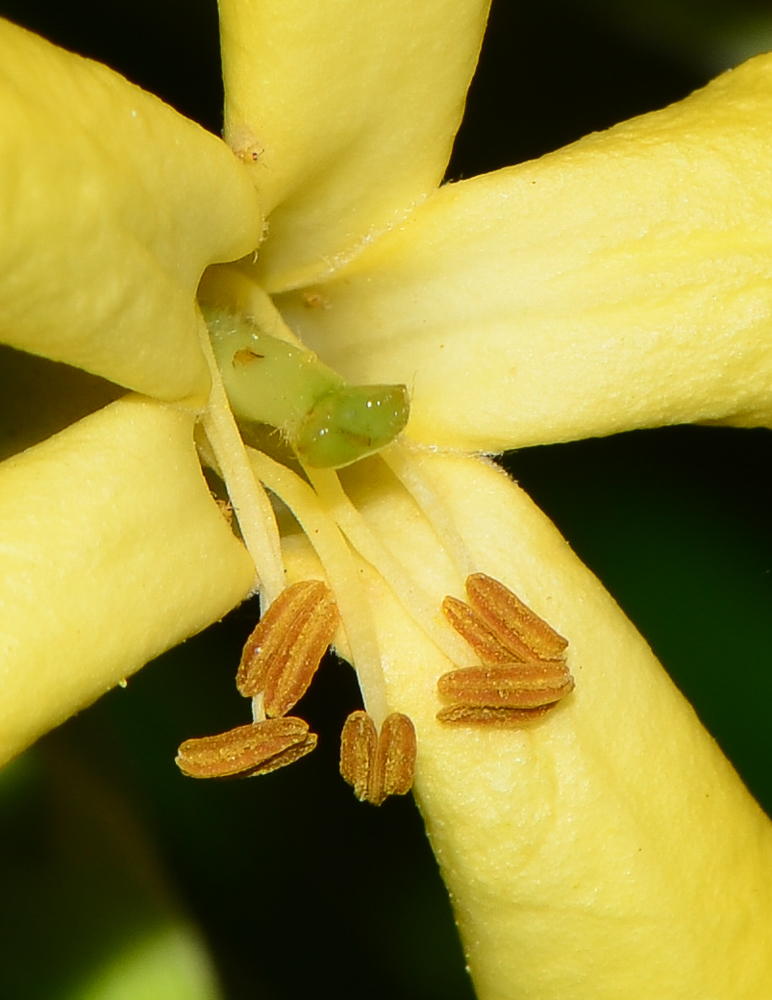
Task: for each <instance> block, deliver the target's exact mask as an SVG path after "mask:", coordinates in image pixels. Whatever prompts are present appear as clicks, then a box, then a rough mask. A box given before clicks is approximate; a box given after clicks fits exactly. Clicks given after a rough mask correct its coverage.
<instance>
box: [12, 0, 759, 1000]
mask: <svg viewBox="0 0 772 1000" xmlns="http://www.w3.org/2000/svg"><path fill="white" fill-rule="evenodd" d="M641 10H648V12H649V17H648V20H645V21H642V20H641V17H638V16H637V13H640V11H641ZM609 12H610V13H611V14H612V15H613V17H609V16H607V15H608V13H609ZM652 12H654V13H652ZM759 12H763V5H761V4H753V3H745V4H733V5H732V6H731V8H730V7H729V6H728V5H724V4H720V3H699V2H697V0H694V2H692V3H687V2H681V3H659V4H644V3H641V4H638V5H635V4H628V5H624V4H610V5H609V4H605V3H603V2H602V0H596V2H593V3H587V4H584V5H583V4H581V3H579V2H573V3H572V2H568V0H566V2H564V3H560V2H539V3H536V2H533V3H525V2H523V3H515V2H505V0H499V2H497V3H495V4H494V10H493V15H492V20H491V29H490V32H489V35H488V38H487V41H486V44H485V48H484V51H483V58H482V63H481V68H480V71H479V73H478V76H477V78H476V80H475V83H474V84H473V87H472V91H471V94H470V100H469V113H468V115H467V119H466V121H465V123H464V126H463V128H462V130H461V133H460V136H459V140H458V142H457V146H456V149H455V152H454V155H453V160H452V163H451V166H450V168H449V176H450V177H451V178H459V177H464V176H471V175H473V174H475V173H479V172H481V171H485V170H490V169H494V168H496V167H499V166H503V165H505V164H508V163H513V162H517V161H519V160H522V159H526V158H529V157H532V156H536V155H539V154H541V153H543V152H546V151H548V150H550V149H553V148H556V147H559V146H560V145H562V144H564V143H566V142H569V141H571V140H573V139H576V138H578V137H579V136H580V135H582V134H584V133H585V132H588V131H591V130H593V129H600V128H604V127H606V126H608V125H611V124H613V123H614V122H615V121H619V120H621V119H624V118H626V117H630V116H631V115H634V114H638V113H641V112H644V111H647V110H650V109H652V108H656V107H660V106H662V105H664V104H666V103H668V102H670V101H673V100H677V99H678V98H680V97H682V96H684V95H685V94H687V93H688V92H689V91H690V90H692V89H694V88H695V87H697V86H699V85H701V84H702V83H704V82H706V81H707V79H708V78H709V76H710V75H711V74H712V72H714V71H716V70H717V69H719V68H720V61H721V56H720V54H719V55H717V54H716V52H717V47H716V44H714V43H715V39H716V38H718V39H720V38H722V37H724V36H725V34H726V31H727V30H728V29H727V25H729V27H730V28H731V27H732V25H733V24H735V23H736V20H737V18H738V17H739V16H740V15H742V16H745V15H748V16H752V15H754V14H756V13H759ZM0 13H1V14H4V15H5V16H7V17H10V18H11V19H13V20H16V21H18V22H19V23H22V24H25V25H26V26H28V27H31V28H33V29H34V30H37V31H40V32H41V33H42V34H44V35H46V36H47V37H49V38H51V39H52V40H55V41H57V42H59V43H60V44H63V45H65V46H67V47H70V48H73V49H75V50H77V51H79V52H82V53H84V54H87V55H91V56H94V57H96V58H99V59H102V60H103V61H105V62H107V63H108V64H110V65H111V66H113V67H115V68H117V69H119V70H121V71H122V72H124V73H125V74H126V75H128V76H129V77H130V78H131V79H132V80H134V81H136V82H138V83H140V84H142V85H143V86H146V87H148V88H149V89H152V90H154V91H155V92H156V93H158V94H160V95H161V96H162V97H164V98H165V99H166V100H168V101H170V102H171V103H172V104H174V105H175V106H176V107H177V108H179V109H180V110H181V111H183V112H184V113H186V114H188V115H190V116H192V117H194V118H197V119H198V120H199V121H201V122H202V123H203V124H205V125H206V126H207V127H209V128H211V129H213V130H218V128H219V115H220V102H221V88H220V82H219V68H218V52H217V42H216V11H215V6H214V3H210V2H208V0H207V2H203V0H198V2H191V0H153V2H152V3H150V2H146V0H142V2H136V0H133V2H131V3H125V2H123V0H120V2H113V3H112V4H110V5H109V7H108V5H107V4H105V3H104V2H99V3H97V2H96V0H82V2H74V0H71V2H65V0H58V2H56V3H46V2H42V0H40V2H37V0H0ZM655 15H657V16H658V17H659V20H657V16H655ZM690 18H691V21H690ZM652 19H653V20H652ZM732 19H734V20H732ZM690 24H691V25H692V27H693V26H694V25H699V26H701V30H702V35H700V34H699V32H697V31H695V30H691V32H690V31H689V25H690ZM722 33H723V34H722ZM701 39H702V41H701ZM687 41H688V44H687ZM719 48H720V47H719ZM506 464H507V467H508V468H510V469H511V470H512V472H513V474H514V475H515V476H516V478H517V479H518V480H519V481H520V483H521V484H522V485H523V486H524V487H525V488H526V489H527V490H528V491H529V492H530V494H531V495H532V496H533V498H534V499H535V500H536V501H537V503H539V504H540V505H541V506H542V507H543V509H544V510H545V511H546V512H547V513H548V514H549V515H550V516H551V517H552V518H553V519H554V520H555V521H556V523H557V524H558V526H559V527H560V528H561V530H562V531H563V533H564V534H565V535H566V536H567V538H568V539H569V540H570V542H571V544H572V545H573V547H574V548H575V550H576V551H577V553H578V554H579V556H581V558H582V559H584V560H585V562H586V563H587V564H588V565H589V566H590V567H591V568H592V569H593V570H594V571H595V572H596V573H597V574H598V575H599V576H600V578H601V579H602V580H603V581H604V583H605V584H606V586H607V587H608V588H609V590H610V591H611V592H612V594H613V595H614V596H615V597H616V598H617V600H618V601H619V602H620V604H621V605H622V607H623V608H624V609H625V611H626V612H627V613H628V615H629V616H630V617H631V618H632V620H633V621H634V622H635V623H636V625H637V626H638V627H639V628H640V630H641V631H642V632H643V634H644V635H645V636H646V637H647V638H648V640H649V641H650V642H651V644H652V646H653V647H654V650H655V652H656V653H657V654H658V655H659V656H660V657H661V659H662V660H663V662H664V663H665V664H666V666H667V667H668V669H669V670H670V671H671V673H672V676H673V677H674V679H675V681H676V683H677V684H678V685H679V686H680V687H681V689H682V690H683V691H684V692H685V693H686V695H687V696H688V697H689V699H690V700H691V701H692V703H693V704H694V705H695V707H696V709H697V711H698V713H699V714H700V716H701V718H702V719H703V721H704V722H705V724H706V725H707V726H708V728H709V729H710V731H711V732H712V733H713V734H714V735H715V737H716V738H717V739H718V740H719V742H720V743H721V745H722V747H723V748H724V750H725V752H726V753H727V754H728V755H729V757H730V758H731V759H732V760H733V762H734V763H735V765H736V767H737V768H738V770H739V771H740V772H741V774H742V775H743V777H744V779H745V780H746V782H747V783H748V784H749V786H750V788H751V789H752V791H753V792H754V794H755V795H756V796H757V797H758V799H759V800H760V802H761V803H762V804H763V805H764V807H765V808H766V809H767V811H769V810H770V809H771V808H772V781H771V780H770V761H772V736H771V735H770V726H769V718H770V704H771V703H772V680H770V667H772V654H770V645H771V644H772V615H770V603H771V598H772V517H770V510H771V507H772V505H771V504H770V500H772V490H771V489H770V485H769V469H770V468H771V467H772V435H771V434H770V433H769V432H767V431H764V430H757V431H739V430H731V429H719V428H696V427H682V428H670V429H664V430H658V431H647V432H636V433H632V434H626V435H620V436H618V437H615V438H609V439H603V440H592V441H586V442H580V443H577V444H570V445H561V446H553V447H545V448H535V449H531V450H528V451H523V452H521V453H518V454H513V455H511V456H508V457H507V460H506ZM255 614H256V610H255V609H254V608H251V607H248V606H245V607H242V608H240V609H238V610H237V611H235V612H234V613H233V614H232V615H231V616H230V618H229V619H228V620H226V621H225V622H224V623H222V624H220V625H217V626H215V627H213V628H212V629H210V630H209V631H208V632H207V633H205V634H204V635H202V636H200V637H198V638H197V639H195V640H193V641H191V642H189V643H187V644H186V645H185V646H184V647H182V648H180V649H177V650H174V651H173V652H171V653H169V654H168V655H166V656H164V657H162V658H161V659H160V660H159V661H158V662H157V663H155V664H154V665H152V666H151V667H148V668H147V669H146V670H144V671H142V672H141V673H140V674H139V675H137V677H136V678H134V679H132V681H131V683H130V684H129V687H128V689H127V690H125V691H122V690H117V691H114V692H112V693H111V694H110V695H108V696H107V697H106V698H104V699H103V700H102V701H101V702H100V703H99V704H98V705H97V706H96V707H95V708H94V709H92V710H90V711H89V712H87V713H84V714H83V715H82V716H81V717H79V718H78V719H76V720H74V721H72V722H70V723H69V724H68V725H67V726H65V727H63V729H62V730H60V731H59V732H58V733H56V734H53V735H52V736H51V737H49V738H48V739H47V740H45V741H43V743H42V744H41V745H40V746H41V749H40V750H37V751H34V752H33V754H32V755H31V756H30V757H29V758H28V761H27V764H26V765H23V766H21V767H19V766H17V768H16V770H15V772H14V775H15V777H14V778H13V780H7V781H6V783H5V786H4V792H5V794H4V797H2V798H0V865H2V866H3V869H2V871H0V880H1V881H0V884H2V885H3V886H4V899H5V902H4V904H0V906H2V911H3V912H1V913H0V919H4V920H6V921H7V925H6V927H5V930H4V932H2V933H0V995H1V996H3V997H8V998H9V1000H27V998H30V1000H60V998H62V997H64V996H66V989H65V988H64V986H63V984H71V983H74V982H75V981H76V980H77V975H78V969H79V968H81V967H83V966H84V965H85V964H87V963H88V962H89V961H91V960H96V959H97V958H98V956H99V955H100V954H102V953H103V951H104V950H106V949H109V948H110V946H111V944H112V943H113V942H114V940H115V939H116V938H117V937H119V936H120V935H122V934H125V933H126V926H127V920H128V923H129V924H130V923H131V914H132V912H133V911H132V905H133V904H132V902H131V899H132V887H134V888H136V885H137V883H138V881H139V882H141V880H142V878H143V877H144V876H141V875H136V873H134V872H133V870H132V869H131V867H130V866H127V869H126V871H125V872H124V873H123V874H121V873H120V872H119V873H118V874H115V873H114V872H113V873H112V874H111V875H110V876H109V877H108V876H107V875H105V874H104V873H102V874H99V871H100V870H97V874H96V875H93V872H92V875H93V878H92V883H93V884H91V886H90V887H89V884H88V880H85V881H84V879H83V878H80V879H79V880H76V881H74V882H72V883H71V882H70V881H68V879H70V878H71V876H69V875H67V874H66V873H64V874H63V868H62V865H61V864H59V865H58V861H61V857H62V855H61V852H60V850H59V848H58V847H57V844H59V838H58V836H57V834H56V831H58V830H59V829H60V828H62V824H64V826H66V827H67V829H68V830H70V831H71V832H72V831H75V832H74V833H73V836H75V839H76V840H77V839H78V838H79V837H82V838H83V841H84V843H86V844H88V843H89V840H88V838H89V836H90V834H89V833H88V832H87V831H88V830H89V819H88V817H89V815H90V814H89V807H88V805H87V804H83V803H88V801H91V800H92V799H93V798H94V796H95V795H96V798H97V799H99V800H100V801H108V802H113V804H114V805H113V806H111V807H110V808H109V809H108V812H110V814H111V815H113V814H114V813H115V811H116V810H117V811H118V812H119V813H120V814H121V815H123V813H122V812H121V810H124V809H125V810H127V812H126V815H127V816H129V815H130V814H132V813H133V815H134V816H135V817H139V819H140V821H141V825H142V826H143V827H144V830H145V834H137V836H140V837H141V836H144V835H149V837H150V838H151V839H152V841H153V842H154V843H155V850H156V851H157V852H158V856H159V857H160V860H161V861H162V863H163V866H164V867H165V869H166V872H167V877H168V880H169V884H170V885H171V886H173V891H174V893H176V896H177V898H178V899H179V900H180V901H181V903H182V905H183V906H184V907H185V908H186V909H187V911H188V912H189V913H190V914H191V915H192V916H193V918H194V919H195V920H196V921H197V922H198V923H199V925H200V926H201V927H202V928H203V929H204V932H205V934H206V936H207V939H208V942H209V944H210V946H211V948H212V950H213V953H214V955H215V957H216V961H217V964H218V969H219V971H220V974H221V977H222V979H223V982H224V984H225V987H226V992H227V995H228V997H229V998H230V1000H246V998H255V997H259V998H263V997H265V998H286V1000H293V998H296V997H297V998H300V997H305V996H307V995H311V996H316V995H319V994H322V993H329V994H332V995H335V996H337V997H339V998H340V1000H349V998H351V1000H354V998H359V997H364V996H366V997H368V998H371V1000H386V998H392V1000H394V998H397V1000H418V998H421V1000H456V998H458V1000H460V998H463V997H470V996H471V988H470V986H469V983H468V980H467V978H466V975H465V972H464V963H463V958H462V955H461V952H460V949H459V946H458V944H457V942H456V939H455V934H454V930H453V925H452V917H451V914H450V909H449V906H448V903H447V900H446V897H445V894H444V890H443V887H442V884H441V882H440V880H439V877H438V875H437V872H436V868H435V866H434V862H433V859H432V856H431V853H430V851H429V849H428V845H427V843H426V840H425V837H424V834H423V830H422V826H421V823H420V819H419V817H418V815H417V813H416V811H415V808H414V806H413V804H412V802H411V801H409V800H400V801H393V802H389V803H387V804H386V806H384V807H383V808H382V809H380V810H376V809H373V808H371V807H366V806H361V805H359V804H357V803H356V802H355V800H354V798H353V796H352V795H351V793H350V791H349V789H348V788H347V786H345V785H344V784H343V783H342V781H341V780H340V778H339V777H338V776H337V766H336V760H337V735H338V733H339V731H340V727H341V725H342V721H343V719H344V717H345V715H346V714H347V712H348V711H349V710H350V709H351V708H352V707H354V706H355V705H356V704H357V694H356V688H355V685H354V682H353V675H352V672H351V671H350V670H349V669H348V668H347V667H345V666H343V665H340V664H337V663H336V662H334V661H332V662H331V663H330V664H329V666H328V667H327V669H326V670H324V671H323V672H322V675H321V677H320V679H319V681H318V682H316V683H315V685H314V688H313V689H312V691H311V693H310V694H309V695H308V696H307V699H306V700H305V701H304V703H303V709H302V714H303V715H304V717H307V718H308V719H309V721H310V722H311V724H312V727H313V728H314V729H315V730H316V731H317V732H319V734H320V746H319V750H318V751H317V752H316V753H314V754H312V755H311V756H310V757H308V758H306V759H305V760H304V761H302V762H301V763H299V764H297V765H295V766H293V767H291V768H289V769H287V770H285V771H281V772H278V773H276V774H273V775H270V776H268V777H265V778H262V779H259V780H255V781H245V782H233V783H223V784H216V783H214V784H208V783H204V782H192V781H187V780H185V779H183V778H182V777H181V776H180V775H179V773H178V772H177V769H176V767H175V766H174V764H173V757H174V754H175V749H176V747H177V745H178V743H179V742H180V741H181V740H182V739H184V738H186V737H188V736H191V735H198V734H201V733H204V732H214V731H217V730H218V729H219V728H227V727H229V726H231V725H234V724H237V723H239V722H241V721H243V720H242V715H243V705H242V703H241V701H240V699H239V698H238V695H236V693H235V690H234V688H233V684H232V675H233V670H234V667H235V664H236V662H237V660H238V655H239V649H240V644H241V642H243V639H244V638H245V636H246V634H247V633H248V632H249V630H250V629H251V627H252V625H253V623H254V618H255ZM95 788H96V789H98V790H99V791H98V794H97V793H94V794H92V792H94V789H95ZM105 796H107V798H106V799H105ZM111 796H112V798H111ZM63 802H64V803H65V804H64V805H62V803H63ZM81 806H82V808H81ZM133 822H134V820H129V819H127V820H126V823H127V824H128V826H131V824H132V823H133ZM79 831H80V832H79ZM98 854H99V851H98V848H96V847H95V848H94V856H98ZM57 865H58V867H57ZM97 869H98V866H97ZM105 871H107V869H105ZM45 873H48V874H47V875H46V874H45ZM165 891H166V890H159V893H160V896H159V898H160V897H162V896H163V894H164V892H165ZM124 898H125V900H126V903H125V904H123V903H121V905H120V907H119V908H120V909H121V920H118V919H117V918H115V917H114V911H115V909H116V900H117V899H118V900H123V899H124ZM159 905H160V904H159ZM143 912H144V911H143ZM136 919H137V923H138V924H139V923H140V922H141V919H143V918H142V916H141V914H140V913H139V910H138V916H137V918H136Z"/></svg>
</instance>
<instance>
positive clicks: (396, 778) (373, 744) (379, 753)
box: [340, 712, 416, 806]
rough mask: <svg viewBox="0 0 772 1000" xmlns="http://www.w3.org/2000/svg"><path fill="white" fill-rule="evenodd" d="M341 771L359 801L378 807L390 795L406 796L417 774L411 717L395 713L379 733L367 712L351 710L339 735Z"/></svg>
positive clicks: (387, 718) (385, 720)
mask: <svg viewBox="0 0 772 1000" xmlns="http://www.w3.org/2000/svg"><path fill="white" fill-rule="evenodd" d="M340 740H341V742H340V773H341V774H342V775H343V778H344V779H345V780H346V781H347V782H348V783H349V784H350V785H352V786H353V788H354V794H355V795H356V797H357V798H358V799H359V801H360V802H370V803H372V804H373V805H376V806H379V805H381V803H383V802H384V801H385V800H386V798H388V796H389V795H406V794H407V792H409V791H410V789H411V788H412V786H413V778H414V776H415V757H416V738H415V729H414V727H413V723H412V722H411V721H410V719H409V718H408V717H407V716H406V715H403V714H402V713H401V712H392V713H391V715H388V716H387V717H386V719H384V722H383V725H382V726H381V732H380V735H378V734H377V733H376V729H375V723H374V722H373V720H372V719H371V718H370V716H369V715H368V714H367V712H352V713H351V715H349V717H348V718H347V719H346V722H345V725H344V726H343V732H342V733H341V738H340Z"/></svg>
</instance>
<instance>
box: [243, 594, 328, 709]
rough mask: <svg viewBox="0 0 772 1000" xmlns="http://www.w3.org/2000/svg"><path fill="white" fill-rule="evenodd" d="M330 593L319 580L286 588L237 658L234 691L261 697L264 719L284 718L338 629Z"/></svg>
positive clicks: (309, 679)
mask: <svg viewBox="0 0 772 1000" xmlns="http://www.w3.org/2000/svg"><path fill="white" fill-rule="evenodd" d="M338 620H339V616H338V609H337V606H336V604H335V600H334V598H333V596H332V591H331V590H330V588H329V587H328V586H327V584H326V583H323V582H322V581H321V580H303V581H301V582H300V583H295V584H293V585H292V586H291V587H287V589H286V590H283V591H282V593H281V594H280V595H279V596H278V597H277V599H276V600H275V601H274V602H273V604H272V605H271V606H270V607H269V608H268V610H267V611H266V613H265V614H264V615H263V617H262V618H261V619H260V621H259V622H258V625H257V627H256V628H255V630H254V631H253V632H252V634H251V635H250V637H249V639H247V642H246V645H245V646H244V651H243V653H242V656H241V663H240V664H239V669H238V673H237V674H236V687H237V688H238V690H239V692H240V694H242V695H244V697H245V698H253V697H254V696H255V695H256V694H258V693H259V692H261V691H262V692H263V693H264V707H265V713H266V715H268V716H269V718H274V717H277V716H282V715H285V714H286V713H287V712H288V711H289V710H290V709H291V708H292V706H293V705H294V704H295V703H296V702H297V701H299V700H300V699H301V698H302V697H303V695H304V694H305V693H306V691H307V690H308V686H309V684H310V683H311V679H312V678H313V676H314V674H315V673H316V670H317V667H318V666H319V662H320V660H321V658H322V656H323V655H324V653H325V651H326V649H327V647H328V646H329V644H330V642H331V641H332V637H333V636H334V634H335V630H336V628H337V627H338Z"/></svg>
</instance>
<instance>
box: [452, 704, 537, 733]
mask: <svg viewBox="0 0 772 1000" xmlns="http://www.w3.org/2000/svg"><path fill="white" fill-rule="evenodd" d="M551 708H554V705H542V706H541V707H540V708H489V707H484V708H482V707H475V706H471V705H451V706H449V707H448V708H443V709H441V710H440V711H439V712H438V713H437V720H438V721H439V722H444V723H445V725H448V726H465V727H469V726H475V727H485V728H490V729H522V727H523V726H524V725H527V724H528V723H529V722H535V721H536V720H537V719H540V718H541V717H542V716H543V715H546V714H547V712H549V710H550V709H551Z"/></svg>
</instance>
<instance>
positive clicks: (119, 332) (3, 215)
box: [0, 21, 261, 399]
mask: <svg viewBox="0 0 772 1000" xmlns="http://www.w3.org/2000/svg"><path fill="white" fill-rule="evenodd" d="M0 109H1V111H0V114H2V121H3V128H2V133H1V134H0V192H1V194H0V228H1V229H2V232H3V239H2V246H0V274H1V275H2V283H1V284H0V340H3V341H4V342H6V343H8V344H11V345H13V346H14V347H20V348H23V349H24V350H27V351H31V352H33V353H36V354H42V355H44V356H45V357H48V358H52V359H54V360H58V361H66V362H68V363H69V364H72V365H76V366H78V367H81V368H85V369H87V370H88V371H91V372H94V373H96V374H99V375H102V376H104V377H105V378H108V379H111V380H112V381H115V382H118V383H120V384H121V385H126V386H129V387H131V388H134V389H138V390H140V391H142V392H145V393H147V394H149V395H155V396H160V397H162V398H166V399H173V398H182V397H186V396H198V397H202V396H203V395H205V393H206V390H207V387H208V384H209V376H208V371H207V368H206V364H205V362H204V360H203V357H202V355H201V351H200V348H199V341H198V332H197V331H198V327H197V322H196V318H195V309H194V295H195V290H196V286H197V284H198V280H199V278H200V276H201V273H202V271H203V269H204V268H205V267H206V266H207V265H208V264H210V263H211V262H213V261H217V260H231V259H233V258H234V257H239V256H241V255H243V254H245V253H248V252H249V250H250V249H252V248H253V247H254V246H255V245H256V244H257V242H258V240H259V236H260V232H261V219H260V212H259V207H258V204H257V198H256V195H255V192H254V189H253V187H252V185H251V183H250V180H249V176H248V172H247V171H246V170H245V169H244V167H243V165H242V164H241V163H240V162H239V161H238V160H237V159H236V158H235V157H234V156H233V154H232V153H231V152H230V151H229V150H228V148H227V147H226V146H225V145H224V143H222V142H221V141H220V140H219V139H217V138H215V136H213V135H210V134H209V133H207V132H205V131H204V130H203V129H201V128H199V126H198V125H195V124H194V123H193V122H190V121H188V120H187V119H185V118H183V117H181V116H180V115H179V114H177V113H176V112H175V111H173V110H172V109H171V108H169V107H167V106H166V105H164V104H163V103H162V102H161V101H159V100H158V99H157V98H155V97H153V96H152V95H150V94H147V93H145V92H144V91H142V90H140V89H139V88H137V87H135V86H133V85H132V84H130V83H128V82H127V81H126V80H124V79H123V77H121V76H118V74H117V73H113V72H111V71H110V70H108V69H107V68H106V67H104V66H100V65H99V64H98V63H94V62H91V61H89V60H86V59H81V58H79V57H78V56H74V55H72V54H70V53H68V52H64V51H62V50H61V49H58V48H55V47H54V46H53V45H50V44H48V42H45V41H43V40H42V39H40V38H37V37H36V36H35V35H31V34H29V33H28V32H26V31H24V30H22V29H21V28H18V27H16V26H15V25H12V24H9V23H8V22H6V21H0Z"/></svg>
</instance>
